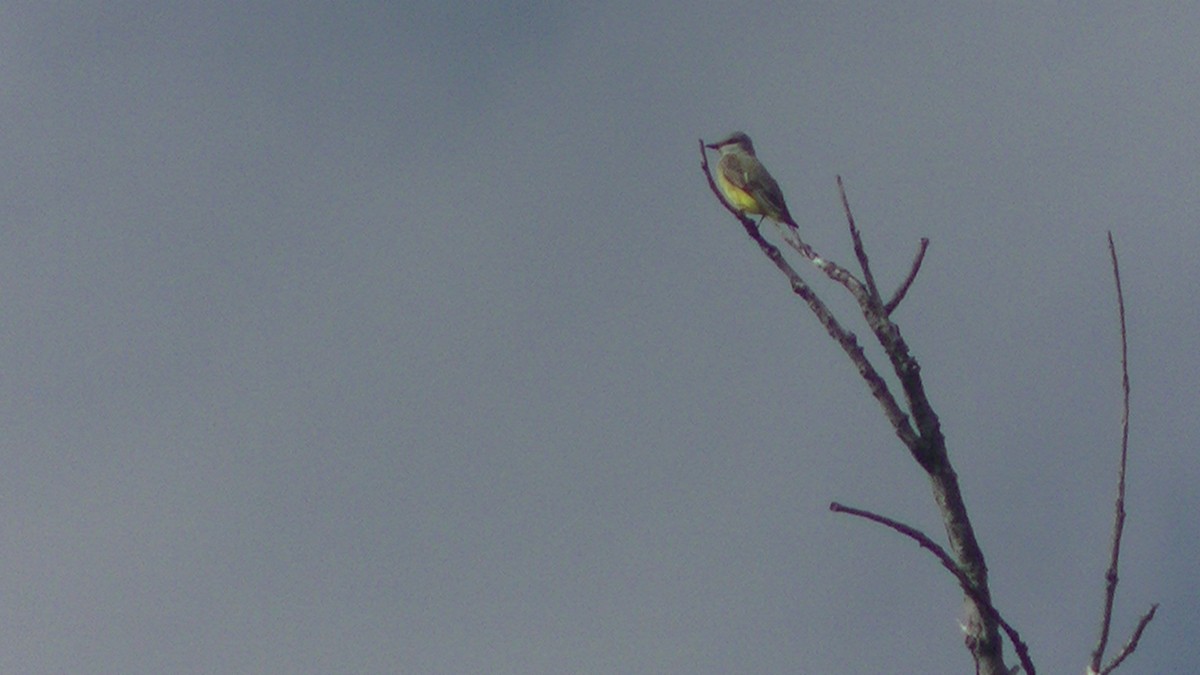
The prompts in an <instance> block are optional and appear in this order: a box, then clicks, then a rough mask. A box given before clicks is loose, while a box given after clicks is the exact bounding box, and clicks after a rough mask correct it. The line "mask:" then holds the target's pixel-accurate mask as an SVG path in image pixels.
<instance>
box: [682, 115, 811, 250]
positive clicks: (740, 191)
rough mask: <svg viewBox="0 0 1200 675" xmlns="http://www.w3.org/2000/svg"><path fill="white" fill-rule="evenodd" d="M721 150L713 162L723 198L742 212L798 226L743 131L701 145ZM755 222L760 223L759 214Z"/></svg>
mask: <svg viewBox="0 0 1200 675" xmlns="http://www.w3.org/2000/svg"><path fill="white" fill-rule="evenodd" d="M704 147H706V148H711V149H713V150H718V151H720V153H721V161H720V162H718V163H717V185H719V186H721V192H724V193H725V199H727V200H729V203H730V204H732V205H733V207H734V208H735V209H737V210H739V211H741V212H742V213H753V214H755V215H760V216H762V217H763V218H770V219H772V220H775V221H778V222H781V223H783V224H784V225H787V226H788V227H790V228H792V229H793V230H796V229H799V227H798V226H797V225H796V221H795V220H792V214H790V213H788V207H787V202H785V201H783V192H782V191H781V190H780V189H779V183H776V182H775V179H774V178H772V177H771V174H770V173H768V172H767V168H766V167H765V166H763V165H762V162H760V161H758V157H756V156H755V155H754V144H753V143H751V142H750V137H749V136H747V135H746V134H744V133H742V132H740V131H735V132H733V133H732V134H730V135H729V138H726V139H725V140H723V141H717V142H716V143H709V144H708V145H706V146H704ZM758 222H759V223H760V224H761V223H762V218H759V220H758Z"/></svg>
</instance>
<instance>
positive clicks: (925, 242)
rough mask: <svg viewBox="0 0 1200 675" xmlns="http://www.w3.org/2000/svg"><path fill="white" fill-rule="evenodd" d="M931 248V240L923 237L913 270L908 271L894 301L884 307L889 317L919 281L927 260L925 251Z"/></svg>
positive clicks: (893, 296) (893, 298)
mask: <svg viewBox="0 0 1200 675" xmlns="http://www.w3.org/2000/svg"><path fill="white" fill-rule="evenodd" d="M927 248H929V239H928V238H927V237H921V247H920V248H918V249H917V257H916V258H915V259H914V260H913V264H912V268H911V269H909V270H908V276H907V277H905V279H904V283H902V284H900V288H897V289H896V292H895V293H894V294H893V295H892V299H891V300H888V301H887V304H886V305H884V306H883V311H885V312H887V314H888V316H891V315H892V312H894V311H896V308H897V307H899V306H900V302H901V301H902V300H904V296H905V295H907V294H908V289H909V287H910V286H912V284H913V282H914V281H916V279H917V272H920V271H921V263H922V262H923V261H924V260H925V249H927Z"/></svg>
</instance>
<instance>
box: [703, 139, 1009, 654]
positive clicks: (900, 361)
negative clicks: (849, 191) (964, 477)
mask: <svg viewBox="0 0 1200 675" xmlns="http://www.w3.org/2000/svg"><path fill="white" fill-rule="evenodd" d="M700 155H701V168H702V169H703V170H704V174H705V176H706V177H707V178H708V184H709V188H710V189H711V190H712V191H713V194H714V195H716V196H717V198H718V200H719V201H720V202H721V203H722V204H724V205H725V208H726V209H728V210H729V211H730V212H731V213H733V214H734V215H735V216H736V217H737V218H738V220H739V221H740V222H741V223H742V226H743V227H744V228H745V230H746V233H747V234H748V235H749V236H750V237H751V238H752V239H754V241H755V242H756V243H757V244H758V245H759V248H760V249H761V250H762V251H763V253H764V254H765V255H766V256H767V257H768V258H769V259H770V260H771V261H772V263H774V264H775V266H776V268H778V269H779V270H780V271H781V272H783V273H784V275H785V276H787V278H788V281H789V282H790V284H791V287H792V290H793V292H795V293H796V294H797V295H799V296H800V297H801V298H802V299H804V300H805V302H807V303H808V306H809V308H810V309H812V311H813V312H814V313H815V314H816V315H817V318H818V320H820V321H821V323H822V325H824V326H825V329H826V331H827V332H828V333H829V334H830V336H832V337H833V338H834V339H835V340H836V341H837V342H838V343H839V344H841V346H842V349H843V350H844V351H845V352H846V354H847V355H848V356H849V357H850V359H851V361H852V362H853V363H854V364H855V366H856V367H857V368H858V370H859V374H860V375H861V376H862V377H863V379H864V381H865V382H866V383H867V386H868V387H869V388H870V389H871V393H872V395H874V396H875V399H876V400H877V401H878V402H879V403H880V405H881V406H882V407H883V410H884V414H885V415H886V416H887V418H888V420H889V421H890V422H891V424H892V428H893V429H894V430H895V432H896V435H897V436H898V437H899V438H900V440H901V441H902V442H903V443H904V445H905V447H906V448H907V449H908V451H909V453H910V454H911V455H912V457H913V459H915V460H916V462H917V463H918V464H920V465H921V467H922V468H923V469H925V471H926V473H928V474H929V478H930V485H931V487H932V490H933V497H934V501H935V502H936V503H937V505H938V508H939V510H940V512H941V514H942V520H943V522H944V524H945V527H946V535H947V538H948V540H949V543H950V548H951V550H952V551H953V552H954V556H955V557H956V558H957V567H958V569H959V570H960V572H961V573H962V574H963V575H964V577H965V578H966V579H967V580H968V581H969V587H970V588H971V589H972V590H971V592H968V593H966V606H967V621H966V625H967V626H968V629H967V631H968V632H967V640H966V641H967V644H968V648H969V650H970V652H971V655H972V657H973V658H974V659H975V661H976V663H977V665H978V668H979V672H981V673H983V675H1009V670H1008V667H1007V666H1006V665H1005V664H1004V659H1003V642H1002V639H1001V637H1000V624H999V623H998V622H997V620H996V619H997V617H996V616H995V613H994V612H993V611H992V610H990V609H988V608H989V607H991V594H990V591H989V590H988V579H987V576H988V575H987V564H986V562H985V561H984V556H983V550H982V549H981V548H980V546H979V542H978V540H977V539H976V538H975V532H974V528H973V527H972V525H971V520H970V518H969V517H968V515H967V507H966V502H965V501H964V500H963V497H962V490H961V489H960V488H959V485H958V476H957V475H956V474H955V472H954V469H953V467H952V466H951V465H950V458H949V455H948V454H947V451H946V440H945V437H944V436H943V435H942V431H941V423H940V421H939V420H938V416H937V414H936V413H935V412H934V410H933V406H932V405H931V404H930V402H929V398H928V396H927V395H926V393H925V385H924V382H923V381H922V379H921V367H920V365H919V364H918V363H917V361H916V359H915V358H913V357H912V354H911V353H910V351H909V348H908V344H907V343H906V342H905V341H904V338H903V337H902V336H901V334H900V328H899V327H898V326H897V325H896V324H895V323H894V322H892V321H891V319H890V317H889V316H888V313H887V312H886V311H885V309H884V306H883V302H882V301H881V300H880V298H879V295H878V293H872V292H871V290H870V289H869V288H868V287H866V286H864V285H863V283H862V282H860V281H858V280H857V279H856V278H854V276H853V275H852V274H850V273H849V272H848V271H847V270H845V268H842V267H841V266H839V265H837V264H835V263H832V262H830V261H828V260H825V259H824V258H821V257H820V256H818V255H817V253H816V251H815V250H814V249H813V248H812V247H811V246H809V245H807V244H805V243H803V242H802V241H800V240H799V236H798V234H793V235H791V236H789V235H788V234H787V233H785V241H787V242H788V243H789V245H791V246H792V247H793V248H795V249H796V250H797V251H798V252H799V253H800V254H801V255H803V256H804V257H805V258H807V259H808V260H810V261H811V262H812V263H813V264H814V265H816V266H817V267H818V269H820V270H822V271H823V272H825V274H826V275H827V276H829V278H831V279H833V280H834V281H837V282H838V283H840V284H841V285H842V286H844V287H845V288H846V289H847V291H849V292H850V294H851V295H852V296H854V298H855V300H856V301H857V302H858V305H859V308H860V309H861V310H862V313H863V317H864V319H865V320H866V322H867V325H868V326H869V327H870V329H871V332H872V333H873V334H874V335H875V339H876V340H878V341H879V344H880V345H881V346H882V347H883V349H884V352H885V353H886V354H887V357H888V360H889V361H891V363H892V369H893V371H894V372H895V373H896V377H897V378H898V379H899V381H900V385H901V388H902V389H903V391H904V396H905V400H906V402H907V404H908V411H909V414H911V420H910V417H909V415H906V414H905V413H904V412H903V411H902V410H901V409H900V407H899V406H898V404H897V403H896V401H895V399H894V397H893V396H892V394H891V392H890V391H889V389H888V387H887V385H886V383H885V382H884V381H883V379H882V378H881V377H880V376H879V374H878V373H877V372H876V371H875V370H874V368H873V367H872V366H871V364H870V362H869V361H868V360H867V358H866V357H865V355H864V354H863V352H862V348H861V347H859V345H858V342H857V339H856V338H855V337H854V334H853V333H849V332H847V331H846V330H845V329H843V328H842V327H841V325H840V324H839V323H838V322H837V321H836V320H835V319H834V318H833V316H832V314H830V313H829V310H828V308H827V307H826V306H825V305H824V303H822V302H821V301H820V300H819V299H818V298H817V297H816V294H815V293H814V292H813V290H812V288H811V287H809V286H808V285H807V283H805V282H804V281H803V280H802V279H801V278H800V277H799V275H798V274H796V272H795V270H793V269H792V268H791V267H790V266H789V265H788V263H787V261H785V260H784V259H783V256H782V255H781V254H780V253H779V250H778V249H777V248H775V247H774V246H772V245H771V244H769V243H767V241H766V240H764V239H763V238H762V235H761V233H760V232H759V231H758V227H757V226H756V225H755V224H754V222H753V221H750V220H749V219H748V218H746V217H745V216H744V215H743V214H742V213H740V212H739V211H737V210H736V209H734V208H732V207H731V206H730V205H729V204H728V203H727V202H726V201H725V199H724V195H722V194H721V191H720V190H719V189H718V188H717V186H716V183H715V182H714V181H713V178H712V174H711V172H710V171H709V168H708V158H707V156H705V153H704V142H703V141H700ZM843 197H844V192H843ZM843 206H844V207H845V210H846V217H847V219H848V220H851V221H852V220H853V217H854V216H853V214H852V213H851V212H850V208H849V205H848V203H846V202H845V200H843ZM793 239H795V241H793ZM914 426H915V430H914Z"/></svg>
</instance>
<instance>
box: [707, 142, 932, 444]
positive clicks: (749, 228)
mask: <svg viewBox="0 0 1200 675" xmlns="http://www.w3.org/2000/svg"><path fill="white" fill-rule="evenodd" d="M700 156H701V164H700V166H701V168H703V169H704V175H705V176H706V177H707V178H708V187H709V188H710V189H711V190H712V191H713V194H714V195H716V196H717V199H718V200H720V202H721V204H723V205H724V206H725V208H726V209H727V210H728V211H729V212H730V213H732V214H733V215H734V217H736V218H737V219H738V221H739V222H741V224H742V227H743V228H744V229H745V230H746V234H748V235H749V236H750V238H751V239H753V240H754V242H755V243H757V244H758V247H759V248H760V249H761V250H762V252H763V254H764V255H766V256H767V258H768V259H770V260H771V262H773V263H774V264H775V267H776V268H778V269H779V271H780V272H782V273H783V274H784V276H786V277H787V278H788V282H789V283H790V284H791V287H792V292H793V293H795V294H796V295H798V296H800V298H801V299H802V300H804V301H805V303H807V304H808V307H809V309H811V310H812V312H813V314H815V315H816V316H817V320H818V321H820V322H821V325H822V326H824V327H825V331H826V332H827V333H829V336H830V337H832V338H833V339H834V340H835V341H836V342H837V343H838V344H839V345H841V347H842V350H843V351H845V352H846V355H847V356H849V357H850V360H851V362H853V363H854V366H855V368H857V369H858V373H859V375H860V376H861V377H862V378H863V379H864V380H865V381H866V383H867V386H868V388H870V390H871V395H872V396H874V397H875V400H876V401H878V402H879V405H880V406H881V407H882V408H883V412H884V415H885V416H886V417H887V419H888V421H889V422H891V424H892V428H893V429H894V430H895V432H896V435H897V436H899V438H900V441H901V442H902V443H904V445H905V446H906V447H912V446H914V445H915V444H916V443H917V436H916V432H914V431H913V428H912V424H911V423H910V422H909V419H908V415H907V414H905V412H904V411H903V410H901V408H900V404H899V403H897V402H896V398H895V397H894V396H893V395H892V392H891V391H890V390H889V389H888V386H887V382H886V381H884V379H883V377H882V376H880V374H879V372H878V371H877V370H875V367H874V366H873V365H871V362H870V361H869V360H868V359H867V356H866V354H865V353H864V352H863V349H862V347H861V346H860V345H859V344H858V338H857V337H856V336H855V335H854V333H852V332H850V331H848V330H846V329H845V328H843V327H842V325H841V324H840V323H839V322H838V320H837V318H836V317H834V316H833V312H831V311H830V310H829V307H828V306H827V305H825V303H824V302H823V301H822V300H821V299H820V298H819V297H817V294H816V292H815V291H813V289H812V287H811V286H809V285H808V283H807V282H805V281H804V279H803V278H801V277H800V274H799V273H798V272H796V270H795V269H794V268H793V267H792V266H791V265H789V264H788V262H787V260H785V259H784V257H783V255H782V254H781V253H780V252H779V249H778V248H777V247H775V246H773V245H772V244H771V243H770V242H768V241H767V240H766V239H764V238H763V236H762V233H761V232H759V231H758V226H757V225H756V224H755V222H754V221H753V220H751V219H750V218H747V217H746V216H745V215H744V214H743V213H742V212H741V211H738V210H737V209H735V208H733V206H732V205H730V204H729V202H727V201H725V197H724V195H722V194H721V191H720V189H718V188H717V184H716V182H715V181H713V178H712V174H711V173H710V172H709V168H708V157H707V156H706V155H705V153H704V141H703V140H701V141H700ZM796 238H797V240H798V239H799V238H798V237H796ZM789 243H791V244H792V246H793V248H796V249H797V251H799V252H800V253H801V254H802V255H804V257H806V258H807V259H809V260H810V261H813V262H814V264H816V265H817V266H818V267H820V268H821V269H822V270H825V271H826V273H827V274H829V270H831V269H832V270H841V271H842V272H845V270H844V268H841V267H840V266H838V265H836V264H833V263H829V262H827V261H825V260H824V259H823V258H821V257H820V256H819V255H818V254H817V252H816V251H815V250H813V248H812V247H811V246H809V245H807V244H805V243H803V242H802V241H799V242H798V243H799V246H797V245H796V244H795V243H792V242H790V241H789ZM835 274H836V275H837V276H836V277H835V276H834V274H830V276H831V278H834V280H835V281H838V280H842V279H844V277H842V276H841V274H839V273H837V272H835ZM846 275H847V276H848V277H849V278H850V279H853V276H852V275H849V273H848V272H847V273H846ZM854 281H855V282H857V280H854ZM843 285H845V284H843ZM851 286H854V284H850V285H848V286H847V288H850V287H851ZM855 287H856V288H857V289H859V290H860V291H861V289H862V286H861V284H858V285H857V286H855ZM851 292H852V293H853V292H854V291H853V290H851ZM864 296H865V294H864ZM856 297H857V294H856Z"/></svg>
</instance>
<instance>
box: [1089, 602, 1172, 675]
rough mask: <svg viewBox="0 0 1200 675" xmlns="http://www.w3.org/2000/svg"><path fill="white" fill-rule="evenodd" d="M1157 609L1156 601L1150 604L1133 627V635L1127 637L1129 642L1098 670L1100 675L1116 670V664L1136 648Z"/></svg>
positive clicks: (1106, 674) (1119, 663)
mask: <svg viewBox="0 0 1200 675" xmlns="http://www.w3.org/2000/svg"><path fill="white" fill-rule="evenodd" d="M1157 611H1158V604H1157V603H1155V604H1153V605H1150V611H1149V612H1146V613H1145V614H1143V615H1142V618H1141V620H1140V621H1138V625H1137V628H1135V629H1133V635H1132V636H1131V637H1130V638H1129V642H1126V643H1125V646H1124V647H1122V648H1121V652H1120V653H1119V654H1117V658H1115V659H1113V660H1112V663H1110V664H1108V665H1107V666H1105V668H1104V670H1102V671H1100V675H1108V674H1109V673H1111V672H1112V671H1114V670H1116V669H1117V666H1119V665H1121V662H1122V661H1124V660H1125V658H1126V657H1127V656H1129V655H1130V654H1132V653H1133V651H1134V650H1135V649H1137V646H1138V640H1141V639H1142V631H1144V630H1146V626H1148V625H1150V621H1151V620H1152V619H1154V613H1155V612H1157Z"/></svg>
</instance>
